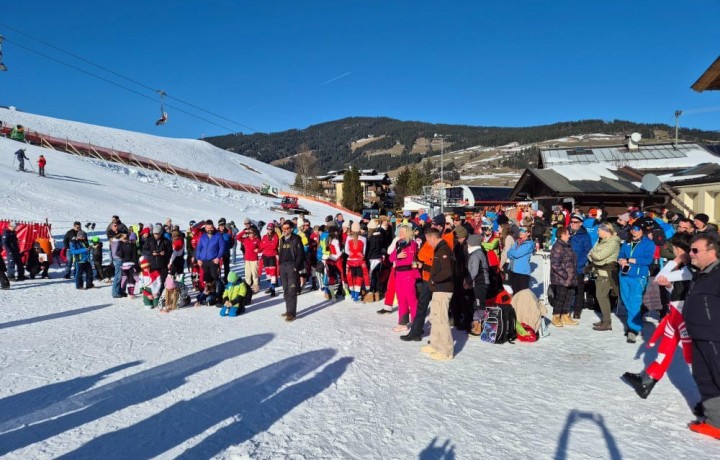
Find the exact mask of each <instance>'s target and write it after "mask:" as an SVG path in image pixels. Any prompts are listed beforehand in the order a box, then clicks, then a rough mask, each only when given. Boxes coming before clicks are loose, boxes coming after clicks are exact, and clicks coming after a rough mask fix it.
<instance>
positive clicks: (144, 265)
mask: <svg viewBox="0 0 720 460" xmlns="http://www.w3.org/2000/svg"><path fill="white" fill-rule="evenodd" d="M138 262H139V263H140V268H150V261H149V260H147V258H146V257H145V256H141V257H140V260H138Z"/></svg>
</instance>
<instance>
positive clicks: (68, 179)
mask: <svg viewBox="0 0 720 460" xmlns="http://www.w3.org/2000/svg"><path fill="white" fill-rule="evenodd" d="M45 177H46V178H48V179H53V180H59V181H63V182H77V183H79V184H89V185H101V184H100V183H99V182H96V181H94V180H89V179H81V178H79V177H73V176H61V175H59V174H46V175H45Z"/></svg>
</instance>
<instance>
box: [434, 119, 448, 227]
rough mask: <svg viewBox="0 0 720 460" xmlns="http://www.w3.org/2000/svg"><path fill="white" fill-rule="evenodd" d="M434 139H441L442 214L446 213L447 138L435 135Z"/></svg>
mask: <svg viewBox="0 0 720 460" xmlns="http://www.w3.org/2000/svg"><path fill="white" fill-rule="evenodd" d="M433 137H434V138H436V139H437V138H439V139H440V214H444V213H445V163H444V162H443V156H444V154H445V136H444V135H443V134H438V133H435V135H434V136H433Z"/></svg>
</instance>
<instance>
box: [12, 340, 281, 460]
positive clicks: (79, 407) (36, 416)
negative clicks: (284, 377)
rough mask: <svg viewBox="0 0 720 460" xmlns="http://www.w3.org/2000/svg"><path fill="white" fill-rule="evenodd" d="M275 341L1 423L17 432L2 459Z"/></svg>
mask: <svg viewBox="0 0 720 460" xmlns="http://www.w3.org/2000/svg"><path fill="white" fill-rule="evenodd" d="M272 338H273V335H272V334H259V335H253V336H250V337H243V338H240V339H235V340H232V341H230V342H226V343H223V344H220V345H215V346H213V347H210V348H207V349H205V350H202V351H199V352H197V353H193V354H191V355H188V356H184V357H182V358H180V359H177V360H175V361H171V362H169V363H166V364H163V365H160V366H157V367H155V368H152V369H148V370H146V371H142V372H139V373H137V374H134V375H131V376H128V377H125V378H122V379H120V380H118V381H116V382H111V383H108V384H107V385H104V386H102V387H99V388H95V389H92V390H89V391H86V392H84V393H80V394H78V395H74V396H72V397H70V398H68V399H66V400H64V401H61V402H59V403H57V404H54V405H53V406H50V407H48V408H47V409H44V410H41V411H36V412H33V413H28V414H27V415H26V416H21V417H17V418H15V419H14V420H12V421H11V422H10V423H3V424H0V432H5V431H7V430H14V431H10V432H6V433H3V434H2V435H0V456H1V455H4V454H7V453H8V452H12V451H13V450H16V449H20V448H23V447H25V446H29V445H30V444H34V443H36V442H40V441H42V440H45V439H49V438H51V437H53V436H56V435H58V434H60V433H63V432H65V431H68V430H72V429H73V428H77V427H79V426H82V425H84V424H86V423H89V422H92V421H94V420H98V419H100V418H102V417H105V416H107V415H110V414H113V413H115V412H117V411H119V410H122V409H125V408H126V407H130V406H133V405H135V404H140V403H143V402H145V401H149V400H151V399H153V398H156V397H158V396H160V395H163V394H165V393H168V392H170V391H172V390H174V389H176V388H178V387H180V386H182V385H183V384H184V383H185V382H186V380H187V378H188V377H190V376H191V375H193V374H196V373H198V372H201V371H203V370H205V369H209V368H211V367H213V366H215V365H217V364H220V363H221V362H223V361H225V360H227V359H232V358H235V357H237V356H240V355H242V354H244V353H249V352H251V351H253V350H255V349H257V348H261V347H263V346H264V345H266V344H267V343H268V342H270V341H271V340H272ZM36 422H37V423H36ZM18 428H19V429H18ZM132 442H135V441H134V440H133V441H131V443H132ZM96 458H97V457H96Z"/></svg>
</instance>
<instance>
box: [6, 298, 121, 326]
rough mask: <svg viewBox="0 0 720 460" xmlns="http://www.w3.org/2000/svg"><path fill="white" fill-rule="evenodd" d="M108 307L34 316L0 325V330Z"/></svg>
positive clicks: (104, 305)
mask: <svg viewBox="0 0 720 460" xmlns="http://www.w3.org/2000/svg"><path fill="white" fill-rule="evenodd" d="M110 306H112V304H110V303H104V304H101V305H93V306H92V307H83V308H78V309H75V310H68V311H61V312H58V313H51V314H49V315H45V316H35V317H33V318H26V319H19V320H16V321H10V322H7V323H2V324H0V330H1V329H9V328H11V327H16V326H24V325H26V324H33V323H40V322H42V321H50V320H53V319H58V318H65V317H68V316H75V315H82V314H83V313H88V312H91V311H95V310H102V309H103V308H107V307H110Z"/></svg>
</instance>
